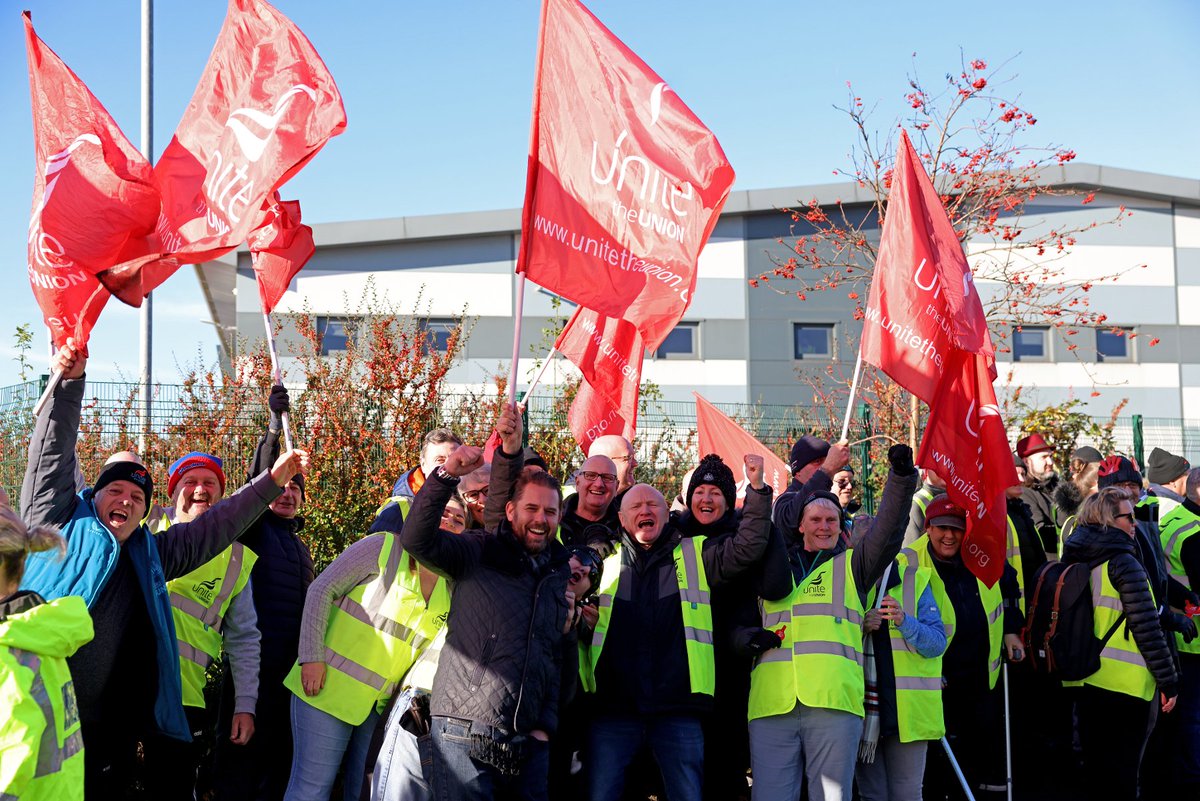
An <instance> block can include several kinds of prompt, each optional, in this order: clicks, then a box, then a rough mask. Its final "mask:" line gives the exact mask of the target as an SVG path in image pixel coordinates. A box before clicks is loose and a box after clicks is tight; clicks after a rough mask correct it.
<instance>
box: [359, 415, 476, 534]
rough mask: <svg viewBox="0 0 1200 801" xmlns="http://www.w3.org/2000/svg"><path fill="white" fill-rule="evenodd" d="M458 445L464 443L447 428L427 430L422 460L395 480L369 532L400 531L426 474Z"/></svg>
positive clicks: (430, 472) (443, 461)
mask: <svg viewBox="0 0 1200 801" xmlns="http://www.w3.org/2000/svg"><path fill="white" fill-rule="evenodd" d="M459 445H462V440H461V439H460V438H459V436H458V435H457V434H455V433H454V432H453V431H451V430H450V429H448V428H435V429H433V430H432V431H430V432H429V433H427V434H426V435H425V438H424V439H423V440H422V441H421V463H420V464H419V465H417V466H416V467H414V468H412V469H411V470H408V471H406V472H405V473H404V474H403V475H401V476H400V478H398V479H397V480H396V484H395V486H393V487H392V497H390V498H388V499H387V500H386V501H384V502H383V506H380V507H379V510H378V511H377V512H375V522H374V523H372V524H371V528H370V529H368V530H367V533H368V534H377V533H379V532H381V531H390V532H392V533H393V534H399V533H400V530H401V529H402V528H403V527H404V518H406V517H408V507H409V506H411V505H412V500H413V496H415V495H416V494H417V490H419V489H421V485H423V484H424V483H425V479H426V478H428V477H429V476H431V475H433V471H434V469H435V468H436V467H437V466H438V465H441V464H445V462H446V457H448V456H449V455H450V454H452V453H454V449H455V448H457V447H458V446H459Z"/></svg>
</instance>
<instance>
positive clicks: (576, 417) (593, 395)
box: [567, 379, 637, 453]
mask: <svg viewBox="0 0 1200 801" xmlns="http://www.w3.org/2000/svg"><path fill="white" fill-rule="evenodd" d="M633 413H634V416H633V418H632V419H627V418H625V417H623V416H622V414H621V411H620V410H619V409H618V408H617V407H616V405H615V404H612V403H609V401H608V399H607V398H605V397H604V396H603V395H601V394H600V393H599V392H596V391H595V390H594V389H592V386H591V384H589V383H588V382H587V379H584V380H583V381H581V382H580V384H579V392H578V393H577V394H576V395H575V402H574V403H572V404H571V410H570V411H569V412H568V413H567V427H568V428H570V429H571V433H572V434H573V435H574V436H575V441H576V442H578V443H579V447H580V448H582V449H583V452H584V453H587V452H588V448H590V447H592V443H593V442H595V441H596V440H597V439H598V438H600V437H603V436H605V435H606V434H620V435H621V436H623V437H625V439H627V440H629V441H630V442H632V441H633V434H634V431H635V430H636V429H637V407H636V406H635V407H634V409H633Z"/></svg>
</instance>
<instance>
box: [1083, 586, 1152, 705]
mask: <svg viewBox="0 0 1200 801" xmlns="http://www.w3.org/2000/svg"><path fill="white" fill-rule="evenodd" d="M1091 585H1092V632H1093V633H1094V634H1095V635H1096V638H1097V639H1103V638H1104V635H1105V634H1108V630H1109V629H1111V628H1112V627H1113V624H1114V623H1116V622H1117V618H1118V617H1119V616H1120V614H1121V610H1122V609H1123V608H1124V607H1122V606H1121V595H1120V593H1118V592H1117V590H1116V588H1115V587H1114V586H1113V584H1112V581H1111V580H1110V579H1109V577H1108V562H1105V563H1103V564H1101V565H1099V566H1097V567H1096V568H1094V569H1093V570H1092V575H1091ZM1149 586H1150V582H1149V580H1147V582H1146V587H1147V590H1149ZM1081 684H1090V685H1091V686H1093V687H1099V688H1101V689H1104V690H1109V691H1110V692H1117V693H1124V694H1125V695H1132V696H1133V697H1135V698H1141V699H1142V700H1143V701H1149V700H1151V699H1152V698H1154V692H1155V682H1154V676H1153V675H1152V674H1151V673H1150V670H1149V668H1147V667H1146V660H1145V659H1143V658H1142V652H1141V651H1140V650H1138V647H1137V643H1136V642H1135V641H1134V639H1133V637H1132V635H1131V634H1130V633H1129V621H1128V620H1125V621H1123V622H1122V623H1121V625H1120V626H1119V627H1118V628H1117V630H1116V631H1114V632H1113V635H1112V636H1111V637H1109V638H1108V642H1107V643H1106V644H1105V645H1104V650H1102V651H1101V652H1100V669H1099V670H1097V671H1096V672H1095V673H1093V674H1092V675H1090V676H1088V677H1087V678H1085V679H1084V680H1083V681H1064V682H1063V686H1064V687H1065V686H1079V685H1081Z"/></svg>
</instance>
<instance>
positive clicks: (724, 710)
mask: <svg viewBox="0 0 1200 801" xmlns="http://www.w3.org/2000/svg"><path fill="white" fill-rule="evenodd" d="M685 498H686V505H687V508H686V509H685V510H684V511H683V512H681V513H678V514H677V515H674V516H673V517H672V522H673V523H674V525H675V527H676V528H678V529H679V531H680V532H682V533H683V536H685V537H698V536H703V537H707V538H708V540H709V541H714V542H721V541H723V540H725V539H727V538H729V537H733V536H735V535H736V534H737V530H738V526H739V524H740V523H741V519H742V514H741V510H740V509H737V508H736V503H737V482H736V481H735V479H734V475H733V471H732V470H730V469H729V466H728V465H726V464H725V462H724V461H722V460H721V457H720V456H716V455H715V454H710V455H708V456H705V457H704V459H702V460H701V461H700V465H699V466H698V467H697V468H696V469H695V470H693V471H692V472H691V478H690V480H689V481H688V486H687V491H686V493H685ZM768 537H769V539H768V540H767V551H766V554H765V555H764V556H763V558H762V560H760V562H759V563H757V564H755V565H754V566H753V567H751V569H750V570H747V571H746V572H745V573H742V574H741V575H740V576H737V577H735V578H733V579H732V580H730V581H728V582H726V583H724V584H720V585H718V586H716V587H713V588H712V615H713V642H714V644H715V649H714V650H715V653H714V657H715V667H716V692H715V693H714V695H713V711H712V714H710V715H707V716H706V717H705V718H704V721H703V723H704V793H703V796H704V798H705V799H706V801H732V800H733V799H737V798H740V797H745V798H749V795H750V788H749V785H747V783H746V773H747V771H748V770H749V768H750V737H749V732H748V730H747V728H746V701H747V698H748V696H749V694H750V668H751V666H752V661H751V659H750V658H749V657H748V656H745V655H743V654H739V653H737V652H735V650H734V649H733V647H732V643H731V638H732V637H733V636H734V632H735V631H736V629H737V627H738V623H739V620H740V619H741V618H742V617H743V616H745V615H746V614H747V610H748V614H749V615H750V616H753V615H754V614H755V613H756V612H757V599H758V596H759V594H760V584H761V581H762V565H763V564H764V563H772V564H776V565H783V564H786V562H787V551H786V550H785V549H784V547H783V537H782V535H781V534H780V533H779V530H778V529H776V528H775V527H774V526H772V527H771V530H770V532H769V534H768Z"/></svg>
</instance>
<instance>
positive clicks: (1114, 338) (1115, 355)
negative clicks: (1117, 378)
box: [1096, 328, 1133, 362]
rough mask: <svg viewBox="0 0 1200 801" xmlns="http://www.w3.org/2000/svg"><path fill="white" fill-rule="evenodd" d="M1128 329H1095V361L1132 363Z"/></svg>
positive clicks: (1131, 331) (1131, 344)
mask: <svg viewBox="0 0 1200 801" xmlns="http://www.w3.org/2000/svg"><path fill="white" fill-rule="evenodd" d="M1132 333H1133V330H1132V329H1129V328H1097V329H1096V361H1098V362H1129V361H1133V342H1132V341H1131V339H1130V335H1131V334H1132Z"/></svg>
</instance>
